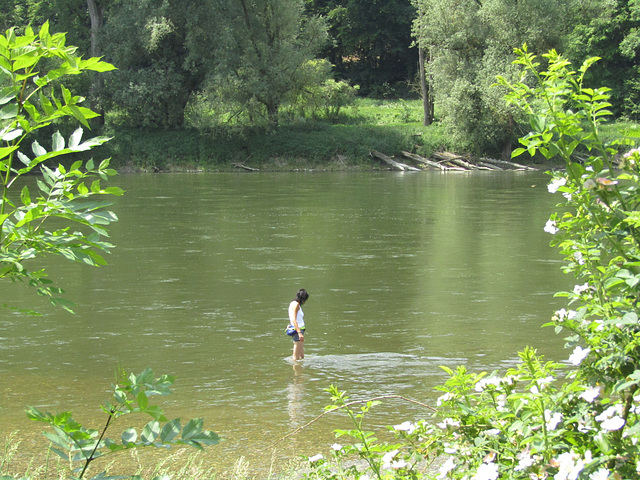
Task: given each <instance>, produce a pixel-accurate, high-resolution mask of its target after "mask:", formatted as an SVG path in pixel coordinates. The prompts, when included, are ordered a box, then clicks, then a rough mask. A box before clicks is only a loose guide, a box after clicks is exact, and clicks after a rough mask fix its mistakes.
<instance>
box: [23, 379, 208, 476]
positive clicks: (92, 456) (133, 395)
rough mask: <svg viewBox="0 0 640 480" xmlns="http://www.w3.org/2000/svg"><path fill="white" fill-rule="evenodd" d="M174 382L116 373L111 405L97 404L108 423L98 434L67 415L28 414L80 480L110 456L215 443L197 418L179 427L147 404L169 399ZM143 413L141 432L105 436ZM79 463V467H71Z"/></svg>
mask: <svg viewBox="0 0 640 480" xmlns="http://www.w3.org/2000/svg"><path fill="white" fill-rule="evenodd" d="M173 382H174V378H173V377H171V376H169V375H162V376H160V377H157V378H156V377H155V376H154V373H153V370H151V369H150V368H147V369H145V370H144V371H143V372H142V373H140V374H138V375H135V374H133V373H131V374H128V375H127V374H126V373H124V372H121V373H120V374H119V378H118V380H117V382H116V383H115V384H114V385H113V395H112V399H111V401H109V402H107V403H105V405H103V406H101V408H102V410H103V411H104V412H105V413H106V414H107V421H106V423H105V425H104V426H103V427H102V429H101V430H96V429H92V428H86V427H84V426H82V425H81V424H80V423H79V422H77V421H76V420H74V418H73V417H72V414H71V412H63V413H57V414H52V413H49V412H42V411H40V410H39V409H37V408H34V407H30V408H29V409H28V410H27V416H28V417H29V418H30V419H32V420H35V421H38V422H42V423H45V424H47V425H48V426H50V427H51V430H52V431H47V432H45V433H44V436H45V437H46V438H47V439H48V440H49V441H50V442H51V447H50V449H51V451H52V452H53V453H55V454H56V455H58V456H59V457H61V458H62V459H64V460H65V461H67V462H69V464H70V465H71V469H72V472H73V473H74V476H73V477H70V478H83V476H84V474H85V473H86V472H87V469H88V467H89V465H90V464H91V462H93V461H94V460H96V459H97V458H100V457H103V456H105V455H108V454H110V453H114V452H118V451H122V450H129V449H132V448H140V447H158V448H170V447H171V446H172V445H187V446H190V447H194V448H196V449H198V450H203V449H204V446H208V445H215V444H217V443H218V442H219V440H220V437H219V436H218V435H217V434H215V433H213V432H211V431H209V430H204V429H203V426H204V421H203V419H202V418H195V419H191V420H188V421H187V422H186V423H185V424H184V425H182V423H181V420H180V419H179V418H176V419H173V420H171V421H168V420H167V418H166V417H165V415H164V412H163V410H162V409H161V408H160V407H159V406H158V405H152V404H150V402H149V397H150V396H152V395H169V394H170V393H171V386H172V385H173ZM133 413H138V414H144V415H147V416H149V417H151V418H152V420H151V421H149V422H148V423H147V424H146V425H145V426H144V427H143V428H142V430H140V431H138V430H136V429H135V428H133V427H129V428H127V429H125V430H124V431H123V432H122V434H121V435H120V438H119V439H112V438H109V437H107V436H106V433H107V430H108V429H109V427H111V426H112V425H113V423H114V421H115V420H117V419H118V418H120V417H122V416H124V415H128V414H133ZM76 465H78V466H76ZM92 478H93V479H96V480H97V479H106V478H109V479H112V478H130V477H112V476H106V472H101V473H99V474H98V475H95V476H93V477H92Z"/></svg>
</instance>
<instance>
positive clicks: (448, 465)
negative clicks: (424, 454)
mask: <svg viewBox="0 0 640 480" xmlns="http://www.w3.org/2000/svg"><path fill="white" fill-rule="evenodd" d="M454 468H456V462H455V460H454V459H453V457H449V458H448V459H447V461H446V462H444V464H443V465H442V466H441V467H440V470H439V471H440V475H438V480H443V479H444V478H446V476H447V474H448V473H449V472H450V471H451V470H453V469H454Z"/></svg>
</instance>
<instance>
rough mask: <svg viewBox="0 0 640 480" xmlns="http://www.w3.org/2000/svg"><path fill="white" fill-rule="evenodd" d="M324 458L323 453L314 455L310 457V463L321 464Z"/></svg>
mask: <svg viewBox="0 0 640 480" xmlns="http://www.w3.org/2000/svg"><path fill="white" fill-rule="evenodd" d="M323 458H324V455H322V454H321V453H319V454H317V455H314V456H313V457H309V463H316V462H319V461H320V460H322V459H323Z"/></svg>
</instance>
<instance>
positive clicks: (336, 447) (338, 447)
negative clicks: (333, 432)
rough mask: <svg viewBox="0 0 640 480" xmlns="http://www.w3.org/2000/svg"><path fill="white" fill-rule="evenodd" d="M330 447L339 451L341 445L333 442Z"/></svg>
mask: <svg viewBox="0 0 640 480" xmlns="http://www.w3.org/2000/svg"><path fill="white" fill-rule="evenodd" d="M331 448H332V449H333V450H335V451H336V452H339V451H340V450H342V445H340V444H339V443H334V444H333V445H331Z"/></svg>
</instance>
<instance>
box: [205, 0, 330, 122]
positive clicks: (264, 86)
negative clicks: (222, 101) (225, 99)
mask: <svg viewBox="0 0 640 480" xmlns="http://www.w3.org/2000/svg"><path fill="white" fill-rule="evenodd" d="M220 11H221V20H222V21H223V22H224V24H225V25H226V26H227V27H226V29H225V30H223V31H221V32H220V33H221V35H222V36H223V42H224V55H223V59H224V63H221V64H220V65H219V67H220V68H219V69H218V72H219V80H220V81H223V82H225V83H227V84H228V85H232V88H231V89H229V94H230V95H233V96H235V100H237V101H239V102H241V103H245V104H248V103H250V102H258V103H259V104H260V105H262V106H263V107H264V110H265V112H266V116H267V119H268V123H269V126H270V127H272V128H275V127H277V126H278V123H279V118H278V113H279V110H280V107H281V105H282V104H283V102H284V101H285V99H286V98H287V96H288V95H289V94H290V93H291V92H293V91H295V90H296V89H299V88H300V86H301V84H302V83H303V82H304V81H305V76H306V75H305V71H304V68H303V67H304V66H305V64H306V63H307V62H308V61H309V60H311V59H313V58H314V57H315V54H316V53H317V52H318V50H319V49H320V47H321V46H322V45H323V43H324V42H326V38H327V35H326V26H325V24H324V22H323V21H322V20H321V19H320V18H319V17H317V16H315V17H307V16H305V15H304V4H303V0H221V10H220Z"/></svg>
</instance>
